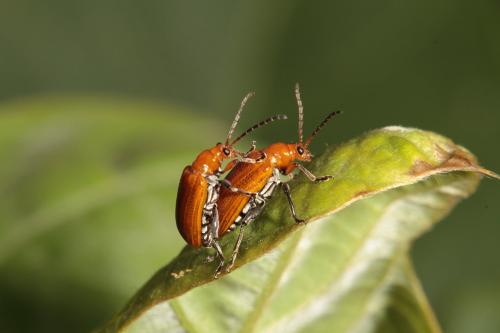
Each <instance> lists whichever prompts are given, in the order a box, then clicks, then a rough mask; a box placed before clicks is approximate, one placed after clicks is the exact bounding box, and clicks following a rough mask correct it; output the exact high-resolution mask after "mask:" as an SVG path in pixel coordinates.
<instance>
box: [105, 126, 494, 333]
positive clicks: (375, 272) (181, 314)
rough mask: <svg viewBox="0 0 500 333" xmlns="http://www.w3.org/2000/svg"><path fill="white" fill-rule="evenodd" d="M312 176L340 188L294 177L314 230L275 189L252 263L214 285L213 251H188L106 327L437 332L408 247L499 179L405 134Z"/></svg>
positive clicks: (388, 133) (318, 167) (434, 140)
mask: <svg viewBox="0 0 500 333" xmlns="http://www.w3.org/2000/svg"><path fill="white" fill-rule="evenodd" d="M310 169H311V170H312V171H313V173H314V174H316V175H326V174H329V175H334V176H335V180H334V181H329V182H325V183H322V184H313V183H310V182H308V181H307V180H306V179H305V178H304V177H299V178H298V179H296V180H294V181H293V185H292V196H293V197H294V201H295V202H296V206H297V211H298V213H299V215H300V216H301V217H304V218H306V219H307V221H308V224H307V225H306V226H299V225H297V224H295V223H294V222H293V220H292V219H291V217H290V213H289V209H288V206H287V202H286V199H285V197H284V196H283V195H282V194H281V193H276V194H275V196H274V198H273V199H272V200H271V202H270V203H269V205H268V207H267V209H266V210H265V211H264V213H263V214H262V215H261V216H260V217H259V218H258V219H257V220H256V221H255V222H253V223H252V224H251V225H250V226H249V227H248V228H247V230H246V232H245V235H246V237H245V239H244V242H243V244H242V247H241V251H240V255H239V258H238V261H237V263H236V266H237V267H238V266H243V265H245V264H247V265H245V266H243V267H242V268H241V269H238V270H236V271H233V272H232V273H230V274H228V275H227V276H224V277H222V278H220V279H219V280H218V281H213V272H214V270H215V265H216V263H209V262H207V256H208V255H209V254H210V253H211V252H210V250H205V249H202V250H200V249H197V250H196V249H192V248H189V247H186V248H184V250H183V251H182V252H181V253H180V254H179V255H178V257H177V258H175V259H174V260H173V261H172V262H170V263H169V264H168V265H167V266H165V267H164V268H162V269H161V270H159V271H158V272H157V273H156V274H155V275H154V276H153V277H152V278H151V279H150V280H149V281H148V282H147V283H146V284H145V285H144V286H143V287H142V288H141V289H140V290H139V291H138V293H137V294H136V295H135V296H134V297H133V298H132V300H131V301H130V302H129V303H128V304H127V306H126V307H125V308H124V309H123V311H121V312H120V313H119V314H118V315H116V316H115V317H114V318H113V319H112V320H111V321H110V322H109V323H108V324H107V325H106V326H105V327H103V328H102V330H101V331H102V332H117V331H123V332H164V331H172V332H176V331H179V332H181V331H190V332H306V331H307V332H311V331H312V332H376V331H379V332H381V331H384V330H385V331H387V332H390V331H394V332H402V331H404V332H439V331H440V329H439V326H438V324H437V322H436V320H435V319H434V317H433V314H432V311H431V310H430V308H429V306H428V304H427V301H426V300H425V296H424V295H423V293H422V292H421V290H420V287H419V284H418V280H417V279H416V277H415V275H414V274H413V270H412V267H411V264H410V263H409V261H408V259H407V256H408V251H409V248H410V246H411V243H412V241H413V240H415V239H416V238H417V237H418V236H419V235H421V234H422V233H424V232H425V231H427V230H428V229H429V228H430V227H432V225H433V224H434V223H436V222H437V221H439V220H440V219H442V218H443V217H444V216H445V215H446V214H447V213H448V212H449V211H450V210H451V209H452V208H453V207H454V206H455V205H456V204H457V203H458V202H459V201H460V200H462V199H464V198H466V197H467V196H469V195H470V194H471V193H473V192H474V190H475V189H476V187H477V185H478V183H479V180H480V178H481V174H484V175H488V176H491V177H498V176H497V175H496V174H494V173H492V172H490V171H488V170H485V169H483V168H481V167H480V166H478V165H477V161H476V159H475V157H474V156H473V155H472V154H471V153H470V152H469V151H467V150H466V149H465V148H463V147H460V146H458V145H456V144H454V143H453V142H452V141H451V140H449V139H447V138H444V137H442V136H440V135H437V134H435V133H431V132H426V131H422V130H418V129H411V128H402V127H386V128H383V129H379V130H375V131H371V132H369V133H366V134H364V135H362V136H360V137H358V138H356V139H353V140H351V141H349V142H347V143H345V144H343V145H341V146H339V147H330V148H328V149H327V150H326V151H325V152H324V153H323V154H321V155H320V156H318V157H317V158H316V159H315V160H314V162H313V163H312V164H311V165H310ZM235 236H236V235H235V234H230V235H228V236H226V237H224V238H223V240H222V245H223V247H224V249H225V251H226V253H227V254H229V253H230V251H231V249H232V244H233V243H234V240H235ZM208 282H211V283H210V284H207V283H208ZM195 287H197V288H195Z"/></svg>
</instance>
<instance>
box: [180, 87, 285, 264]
mask: <svg viewBox="0 0 500 333" xmlns="http://www.w3.org/2000/svg"><path fill="white" fill-rule="evenodd" d="M251 96H253V93H249V94H248V95H246V96H245V98H244V99H243V101H242V102H241V106H240V109H239V110H238V112H237V113H236V117H235V118H234V121H233V123H232V125H231V128H230V130H229V133H228V135H227V138H226V141H225V142H224V143H217V144H216V145H215V146H214V147H213V148H210V149H207V150H204V151H202V152H201V153H200V154H199V155H198V156H197V157H196V159H195V160H194V162H193V163H192V164H191V165H188V166H186V167H185V168H184V170H183V172H182V176H181V179H180V182H179V188H178V190H177V202H176V207H175V208H176V209H175V218H176V222H177V229H178V230H179V233H180V234H181V235H182V237H183V238H184V240H185V241H186V243H188V244H189V245H191V246H193V247H200V246H204V247H213V248H215V250H216V252H217V256H218V257H219V258H220V263H219V267H218V269H217V271H219V270H220V268H221V267H222V266H223V264H224V256H223V253H222V250H221V247H220V245H219V242H218V234H219V233H218V227H219V220H218V216H217V198H218V197H219V194H218V193H219V190H220V187H221V184H223V185H224V186H226V187H227V188H228V189H229V190H230V191H233V192H238V193H240V194H243V195H250V193H247V192H246V191H243V190H239V189H237V188H235V187H233V186H231V183H230V182H229V181H227V180H222V181H220V180H219V176H220V175H221V174H223V173H224V172H226V171H228V170H230V169H231V168H232V167H233V166H234V165H235V164H236V163H235V161H233V163H229V164H228V165H227V166H226V167H225V168H222V163H223V161H224V160H226V159H231V158H237V160H239V161H244V162H246V163H249V164H251V163H256V162H258V161H259V159H253V158H248V157H247V155H248V153H250V152H252V151H254V150H255V144H252V148H251V150H250V151H249V152H248V153H246V154H245V153H242V152H239V151H238V150H236V149H234V148H233V145H234V144H235V143H236V142H238V141H239V140H240V139H242V138H243V137H244V136H246V135H247V134H249V133H250V132H252V131H253V130H255V129H257V128H258V127H260V126H263V125H265V124H268V123H270V122H272V121H274V120H279V119H286V116H284V115H277V116H274V117H271V118H268V119H266V120H264V121H262V122H260V123H258V124H256V125H254V126H252V127H250V128H249V129H247V130H246V131H245V132H243V133H242V134H241V135H240V136H239V137H237V138H236V139H235V140H234V141H232V142H230V141H231V136H232V134H233V132H234V129H235V128H236V125H237V124H238V120H239V118H240V114H241V112H242V110H243V108H244V106H245V104H246V102H247V101H248V99H249V98H250V97H251Z"/></svg>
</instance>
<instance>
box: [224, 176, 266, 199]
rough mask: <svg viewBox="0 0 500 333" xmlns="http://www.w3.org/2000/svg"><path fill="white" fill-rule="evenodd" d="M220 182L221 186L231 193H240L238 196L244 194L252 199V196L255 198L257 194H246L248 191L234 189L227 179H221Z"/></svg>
mask: <svg viewBox="0 0 500 333" xmlns="http://www.w3.org/2000/svg"><path fill="white" fill-rule="evenodd" d="M220 182H221V183H222V185H224V186H225V187H227V188H228V189H229V190H230V191H231V192H233V193H240V194H244V195H246V196H249V197H253V196H256V195H257V194H258V193H256V192H248V191H245V190H242V189H240V188H237V187H234V186H233V185H232V184H231V182H230V181H229V180H227V179H222V180H221V181H220Z"/></svg>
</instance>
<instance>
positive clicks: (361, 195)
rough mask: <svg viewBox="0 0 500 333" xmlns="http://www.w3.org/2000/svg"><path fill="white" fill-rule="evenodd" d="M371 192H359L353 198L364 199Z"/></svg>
mask: <svg viewBox="0 0 500 333" xmlns="http://www.w3.org/2000/svg"><path fill="white" fill-rule="evenodd" d="M370 192H371V191H359V192H358V193H356V194H355V195H354V197H355V198H362V197H366V196H367V195H368V194H370Z"/></svg>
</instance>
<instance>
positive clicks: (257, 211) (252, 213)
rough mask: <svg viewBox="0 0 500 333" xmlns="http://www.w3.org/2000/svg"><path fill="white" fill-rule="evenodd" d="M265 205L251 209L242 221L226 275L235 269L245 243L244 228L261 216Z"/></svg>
mask: <svg viewBox="0 0 500 333" xmlns="http://www.w3.org/2000/svg"><path fill="white" fill-rule="evenodd" d="M264 205H265V201H264V202H263V203H262V204H260V205H256V206H254V207H253V208H251V209H250V210H249V211H248V213H247V215H245V218H244V219H243V220H242V221H241V224H240V232H239V234H238V239H237V240H236V244H235V245H234V249H233V254H232V255H231V261H230V263H229V265H227V266H226V273H229V272H230V271H231V269H233V266H234V263H235V262H236V258H237V257H238V253H239V252H240V246H241V242H242V241H243V230H244V228H245V227H246V226H247V225H249V224H250V223H252V222H253V221H254V220H255V219H256V218H257V216H259V214H260V213H261V212H262V210H263V209H264Z"/></svg>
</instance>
